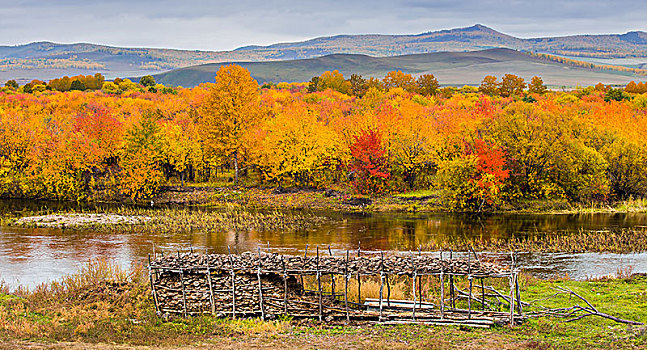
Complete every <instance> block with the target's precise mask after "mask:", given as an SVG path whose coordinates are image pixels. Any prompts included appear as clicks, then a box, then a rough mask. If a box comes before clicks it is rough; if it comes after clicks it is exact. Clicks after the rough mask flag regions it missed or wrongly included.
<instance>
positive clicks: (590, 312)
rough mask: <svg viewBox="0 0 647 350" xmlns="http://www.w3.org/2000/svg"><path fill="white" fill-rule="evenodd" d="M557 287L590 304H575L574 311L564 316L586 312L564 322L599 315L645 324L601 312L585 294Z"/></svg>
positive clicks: (629, 322)
mask: <svg viewBox="0 0 647 350" xmlns="http://www.w3.org/2000/svg"><path fill="white" fill-rule="evenodd" d="M555 289H556V290H558V291H560V292H561V293H566V294H569V295H573V296H575V297H577V298H579V299H580V300H582V301H583V302H585V303H586V305H588V306H587V307H582V306H580V305H575V306H573V307H572V311H571V312H569V313H567V314H565V315H563V316H562V317H572V316H575V315H576V314H577V313H579V312H584V314H581V315H578V316H575V317H573V318H571V319H568V320H566V321H564V322H573V321H577V320H581V319H583V318H584V317H588V316H599V317H604V318H607V319H609V320H612V321H615V322H618V323H625V324H630V325H635V326H644V325H645V324H644V323H642V322H636V321H631V320H625V319H621V318H618V317H615V316H611V315H609V314H605V313H603V312H600V311H598V309H596V308H595V306H593V304H591V303H590V302H589V301H588V300H586V298H584V297H583V296H581V295H579V294H577V293H575V292H574V291H573V290H571V289H569V288H564V287H555ZM561 293H557V294H556V295H558V294H561Z"/></svg>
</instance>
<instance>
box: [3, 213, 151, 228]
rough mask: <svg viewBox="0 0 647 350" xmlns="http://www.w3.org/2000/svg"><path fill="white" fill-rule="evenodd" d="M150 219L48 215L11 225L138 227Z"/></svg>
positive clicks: (98, 215) (133, 216)
mask: <svg viewBox="0 0 647 350" xmlns="http://www.w3.org/2000/svg"><path fill="white" fill-rule="evenodd" d="M152 219H153V218H152V217H150V216H139V215H119V214H50V215H40V216H26V217H23V218H20V219H18V220H16V221H14V222H13V224H12V225H14V226H32V227H50V228H64V227H82V226H92V225H140V224H143V223H146V222H148V221H150V220H152Z"/></svg>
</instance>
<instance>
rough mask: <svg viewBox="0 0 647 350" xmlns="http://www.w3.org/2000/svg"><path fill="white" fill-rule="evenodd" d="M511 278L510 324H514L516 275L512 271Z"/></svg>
mask: <svg viewBox="0 0 647 350" xmlns="http://www.w3.org/2000/svg"><path fill="white" fill-rule="evenodd" d="M508 279H509V280H510V325H511V326H513V325H514V277H513V275H512V273H511V274H510V277H509V278H508Z"/></svg>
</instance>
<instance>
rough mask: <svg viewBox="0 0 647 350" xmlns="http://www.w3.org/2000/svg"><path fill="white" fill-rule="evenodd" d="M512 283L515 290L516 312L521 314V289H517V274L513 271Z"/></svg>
mask: <svg viewBox="0 0 647 350" xmlns="http://www.w3.org/2000/svg"><path fill="white" fill-rule="evenodd" d="M514 285H515V289H516V290H517V293H516V294H517V312H518V313H519V315H521V316H523V309H522V307H521V291H520V290H519V274H517V273H516V272H515V274H514Z"/></svg>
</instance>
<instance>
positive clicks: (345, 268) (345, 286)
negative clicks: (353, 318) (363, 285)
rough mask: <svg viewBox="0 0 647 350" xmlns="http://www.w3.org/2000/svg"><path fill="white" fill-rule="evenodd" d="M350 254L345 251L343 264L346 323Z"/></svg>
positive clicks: (348, 317)
mask: <svg viewBox="0 0 647 350" xmlns="http://www.w3.org/2000/svg"><path fill="white" fill-rule="evenodd" d="M349 254H350V252H349V251H348V250H346V261H345V262H344V281H345V282H344V307H345V308H346V321H347V322H348V321H350V315H349V313H348V279H350V273H349V272H348V256H349Z"/></svg>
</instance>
